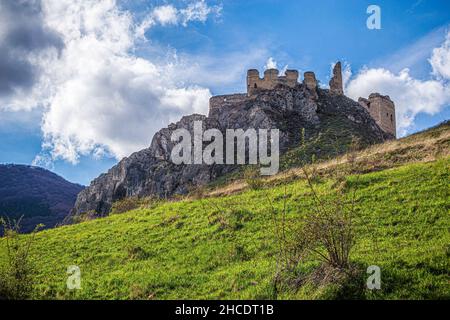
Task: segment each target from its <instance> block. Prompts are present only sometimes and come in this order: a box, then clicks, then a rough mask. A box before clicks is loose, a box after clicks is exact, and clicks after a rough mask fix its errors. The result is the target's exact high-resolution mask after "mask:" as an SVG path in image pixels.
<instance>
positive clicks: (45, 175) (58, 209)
mask: <svg viewBox="0 0 450 320" xmlns="http://www.w3.org/2000/svg"><path fill="white" fill-rule="evenodd" d="M0 181H1V183H0V217H1V216H3V217H6V218H9V219H10V220H18V219H20V218H21V217H22V220H21V232H30V231H32V230H33V229H34V228H35V227H36V225H38V224H41V223H42V224H44V225H45V228H53V227H55V225H56V224H58V223H61V222H63V220H64V218H65V217H67V215H68V214H69V212H70V210H71V209H72V208H73V205H74V204H75V200H76V198H77V194H78V193H79V192H80V191H81V190H82V189H83V187H82V186H80V185H78V184H74V183H70V182H68V181H66V180H64V179H63V178H61V177H60V176H58V175H56V174H54V173H52V172H50V171H48V170H45V169H42V168H39V167H32V166H24V165H12V164H9V165H0ZM0 233H1V230H0Z"/></svg>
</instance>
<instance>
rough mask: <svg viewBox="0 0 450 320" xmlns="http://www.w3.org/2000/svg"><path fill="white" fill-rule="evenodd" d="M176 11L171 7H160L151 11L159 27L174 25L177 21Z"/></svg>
mask: <svg viewBox="0 0 450 320" xmlns="http://www.w3.org/2000/svg"><path fill="white" fill-rule="evenodd" d="M177 14H178V11H177V9H176V8H175V7H174V6H172V5H166V6H160V7H157V8H155V9H154V10H153V17H154V18H155V20H156V21H157V22H159V23H160V24H161V25H163V26H164V25H166V24H176V23H177V21H178V16H177Z"/></svg>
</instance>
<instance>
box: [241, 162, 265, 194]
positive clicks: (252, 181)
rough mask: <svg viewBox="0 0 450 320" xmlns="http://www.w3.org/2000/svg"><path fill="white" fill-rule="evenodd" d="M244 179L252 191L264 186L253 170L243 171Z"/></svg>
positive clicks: (257, 172)
mask: <svg viewBox="0 0 450 320" xmlns="http://www.w3.org/2000/svg"><path fill="white" fill-rule="evenodd" d="M244 179H245V182H246V183H247V184H248V186H249V188H250V189H252V190H260V189H262V187H263V186H264V182H263V180H262V179H261V177H260V176H259V171H258V170H257V169H255V168H252V167H248V168H246V169H245V170H244Z"/></svg>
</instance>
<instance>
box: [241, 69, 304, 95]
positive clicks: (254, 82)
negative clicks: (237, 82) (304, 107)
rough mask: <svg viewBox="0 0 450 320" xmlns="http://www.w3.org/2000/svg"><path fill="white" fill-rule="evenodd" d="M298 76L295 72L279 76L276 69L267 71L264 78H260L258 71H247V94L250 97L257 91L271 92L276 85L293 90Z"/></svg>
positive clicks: (288, 71)
mask: <svg viewBox="0 0 450 320" xmlns="http://www.w3.org/2000/svg"><path fill="white" fill-rule="evenodd" d="M298 76H299V75H298V71H297V70H286V73H285V75H284V76H280V75H279V71H278V70H277V69H267V70H266V71H264V78H260V77H259V71H258V70H256V69H250V70H248V71H247V94H248V95H249V96H251V95H252V94H253V93H254V92H255V91H256V90H258V89H266V90H272V89H274V88H275V87H276V86H277V85H278V84H284V85H287V86H289V87H292V88H293V87H295V86H296V85H297V83H298Z"/></svg>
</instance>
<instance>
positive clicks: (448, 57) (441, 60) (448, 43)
mask: <svg viewBox="0 0 450 320" xmlns="http://www.w3.org/2000/svg"><path fill="white" fill-rule="evenodd" d="M429 62H430V64H431V66H432V68H433V74H434V75H436V76H438V77H442V78H445V79H450V32H449V33H447V37H446V39H445V42H444V43H443V44H442V46H441V47H439V48H435V49H434V50H433V55H432V56H431V58H430V59H429Z"/></svg>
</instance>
